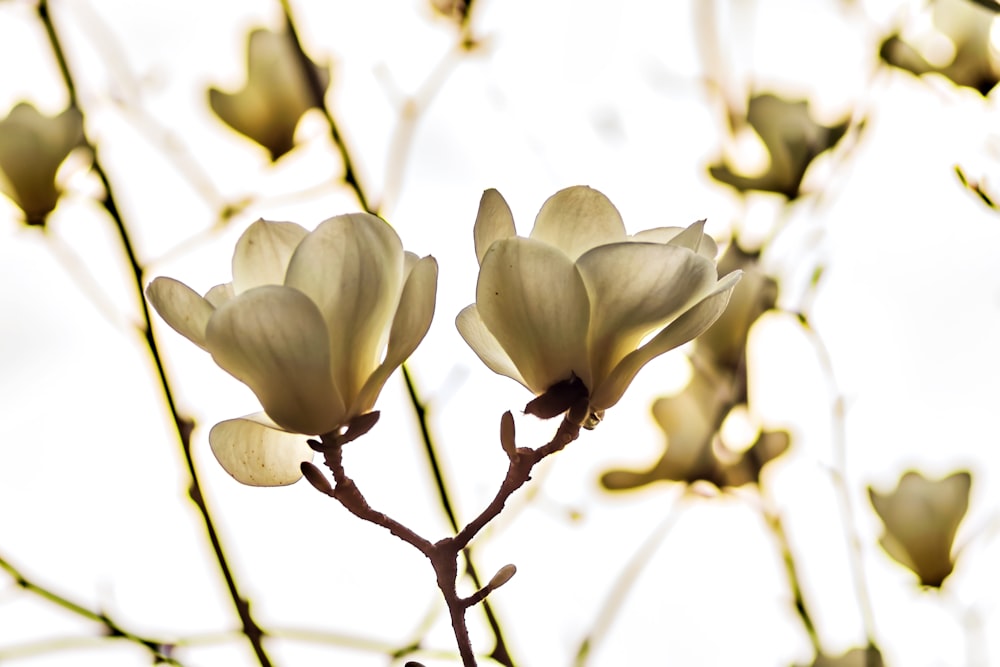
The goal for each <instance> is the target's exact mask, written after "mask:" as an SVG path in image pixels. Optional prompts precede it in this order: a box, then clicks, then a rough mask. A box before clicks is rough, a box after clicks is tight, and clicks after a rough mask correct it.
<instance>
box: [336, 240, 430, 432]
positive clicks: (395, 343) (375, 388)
mask: <svg viewBox="0 0 1000 667" xmlns="http://www.w3.org/2000/svg"><path fill="white" fill-rule="evenodd" d="M437 277H438V265H437V260H436V259H434V258H433V257H430V256H428V257H424V258H423V259H421V260H420V261H419V262H417V264H416V266H414V267H413V269H412V270H411V271H410V275H409V277H408V278H407V280H406V284H405V285H404V286H403V293H402V295H401V296H400V297H399V307H398V308H397V309H396V316H395V317H394V318H393V320H392V329H390V331H389V347H388V349H387V350H386V353H385V359H383V360H382V363H381V364H379V366H378V368H376V369H375V371H374V372H373V373H372V374H371V375H370V376H369V377H368V380H367V381H366V382H365V385H364V387H363V388H362V389H361V394H360V395H359V396H358V399H357V401H356V402H355V405H354V406H353V407H352V408H351V410H350V413H351V414H352V415H353V414H363V413H365V412H368V411H369V410H371V409H372V407H374V405H375V401H376V399H378V395H379V393H380V392H381V391H382V386H383V385H384V384H385V381H386V380H387V379H389V376H390V375H392V372H393V371H394V370H396V368H397V367H398V366H399V365H400V364H401V363H403V362H404V361H406V360H407V359H408V358H409V356H410V355H411V354H413V351H414V350H416V349H417V346H418V345H420V341H422V340H423V339H424V336H425V335H427V330H428V329H429V328H430V326H431V320H432V319H434V300H435V297H436V295H437Z"/></svg>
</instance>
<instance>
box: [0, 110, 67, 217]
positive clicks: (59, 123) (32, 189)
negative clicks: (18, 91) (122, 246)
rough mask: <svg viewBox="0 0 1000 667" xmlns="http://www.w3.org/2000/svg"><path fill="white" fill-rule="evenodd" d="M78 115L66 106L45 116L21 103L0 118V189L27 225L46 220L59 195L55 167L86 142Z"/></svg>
mask: <svg viewBox="0 0 1000 667" xmlns="http://www.w3.org/2000/svg"><path fill="white" fill-rule="evenodd" d="M85 145H86V143H85V140H84V136H83V116H82V115H81V114H80V112H79V111H78V110H77V109H76V108H75V107H72V106H70V107H67V108H66V109H65V110H64V111H63V112H62V113H60V114H59V115H57V116H46V115H45V114H43V113H41V112H39V111H38V110H37V109H36V108H35V107H34V106H32V105H31V104H29V103H28V102H21V103H19V104H18V105H17V106H15V107H14V108H13V109H11V111H10V113H9V114H7V117H6V118H4V119H3V120H0V192H2V193H3V194H5V195H7V197H9V198H10V200H11V201H12V202H14V204H16V205H17V207H18V208H20V209H21V210H22V211H23V212H24V216H25V221H26V222H27V223H28V224H29V225H39V226H42V225H44V224H45V220H46V218H48V216H49V214H50V213H51V212H52V211H53V210H54V209H55V207H56V203H57V202H58V201H59V196H60V195H61V194H62V192H61V190H60V188H59V185H58V184H57V183H56V172H57V171H58V170H59V166H60V165H61V164H62V163H63V162H64V161H65V160H66V158H67V156H69V154H70V152H71V151H72V150H73V149H74V148H78V147H81V146H85Z"/></svg>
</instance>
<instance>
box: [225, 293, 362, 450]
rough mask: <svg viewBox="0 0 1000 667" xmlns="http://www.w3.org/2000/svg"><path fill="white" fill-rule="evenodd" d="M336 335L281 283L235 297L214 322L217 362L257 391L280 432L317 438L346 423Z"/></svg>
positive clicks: (304, 300)
mask: <svg viewBox="0 0 1000 667" xmlns="http://www.w3.org/2000/svg"><path fill="white" fill-rule="evenodd" d="M329 340H330V335H329V333H328V332H327V328H326V323H325V322H324V321H323V316H322V315H321V314H320V312H319V310H318V309H317V308H316V304H314V303H313V302H312V301H311V300H310V299H309V297H307V296H306V295H305V294H303V293H302V292H300V291H298V290H296V289H292V288H289V287H282V286H280V285H265V286H262V287H255V288H253V289H252V290H250V291H248V292H244V293H243V294H240V295H237V296H236V298H234V299H233V300H232V301H230V302H228V303H226V304H225V305H223V306H222V307H221V308H219V309H218V310H216V311H215V314H214V315H213V316H212V318H211V319H210V320H209V321H208V328H207V332H206V346H207V348H208V351H209V352H211V353H212V357H213V358H214V359H215V361H216V363H217V364H219V365H220V366H222V368H224V369H225V370H227V371H228V372H229V373H231V374H232V375H233V376H235V377H236V378H237V379H239V380H240V381H242V382H244V383H245V384H246V385H248V386H249V387H250V389H252V390H253V392H254V393H255V394H256V395H257V398H259V399H260V402H261V405H263V407H264V411H265V412H267V414H268V416H270V417H271V419H273V420H274V421H275V422H276V423H277V424H278V425H279V426H281V427H282V428H284V429H287V430H290V431H294V432H296V433H309V434H313V435H318V434H322V433H327V432H329V431H332V430H333V429H335V428H336V427H338V426H340V425H342V424H343V421H344V419H345V417H346V415H345V412H344V402H343V400H342V399H341V398H340V396H339V395H338V394H337V389H336V388H335V387H334V386H333V383H332V380H331V377H332V376H331V374H330V343H329Z"/></svg>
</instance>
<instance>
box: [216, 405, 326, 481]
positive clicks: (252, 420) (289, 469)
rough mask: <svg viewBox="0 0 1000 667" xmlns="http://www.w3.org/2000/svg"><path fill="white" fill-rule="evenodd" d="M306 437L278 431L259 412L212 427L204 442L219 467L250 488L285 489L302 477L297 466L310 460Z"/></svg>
mask: <svg viewBox="0 0 1000 667" xmlns="http://www.w3.org/2000/svg"><path fill="white" fill-rule="evenodd" d="M306 440H307V438H306V437H305V436H304V435H301V434H298V433H288V432H287V431H283V430H281V429H280V428H279V427H278V426H276V425H275V424H274V423H273V422H271V420H269V419H268V418H267V416H266V415H264V414H263V413H261V414H256V415H247V416H246V417H241V418H239V419H229V420H226V421H224V422H219V423H218V424H216V425H215V426H213V427H212V430H211V431H210V432H209V434H208V442H209V444H210V445H211V447H212V453H213V454H215V458H216V460H218V462H219V464H220V465H221V466H222V467H223V469H225V471H226V472H228V473H229V474H230V475H232V476H233V477H234V478H235V479H236V481H238V482H241V483H243V484H248V485H250V486H285V485H287V484H294V483H295V482H297V481H298V480H299V478H300V477H302V473H301V472H300V470H299V466H300V465H301V463H302V462H303V461H310V460H312V458H313V451H312V449H310V448H309V445H308V444H307V443H306Z"/></svg>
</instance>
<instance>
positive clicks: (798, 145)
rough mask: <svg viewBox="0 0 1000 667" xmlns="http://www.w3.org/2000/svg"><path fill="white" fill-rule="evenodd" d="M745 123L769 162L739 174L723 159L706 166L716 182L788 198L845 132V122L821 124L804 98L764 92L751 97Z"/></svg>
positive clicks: (792, 197) (796, 192)
mask: <svg viewBox="0 0 1000 667" xmlns="http://www.w3.org/2000/svg"><path fill="white" fill-rule="evenodd" d="M746 122H747V123H749V124H750V127H752V128H753V129H754V131H755V132H756V133H757V135H758V136H759V137H760V139H761V141H762V142H764V147H765V148H767V153H768V155H769V156H770V160H771V162H770V165H769V166H768V169H767V171H765V172H764V173H763V174H741V173H736V172H734V171H733V169H732V167H731V166H730V165H729V164H728V162H726V161H725V160H723V161H722V162H720V163H719V164H715V165H712V166H711V167H709V168H708V171H709V173H710V174H711V175H712V178H714V179H715V180H717V181H720V182H722V183H725V184H727V185H731V186H732V187H734V188H736V189H737V190H739V191H740V192H746V191H747V190H761V191H764V192H776V193H778V194H782V195H784V196H785V197H787V198H788V199H795V198H796V197H798V196H799V194H800V189H801V187H802V179H803V178H804V177H805V174H806V169H808V168H809V165H810V164H812V161H813V160H815V159H816V157H817V156H818V155H819V154H820V153H822V152H823V151H825V150H827V149H829V148H832V147H833V146H834V145H835V144H836V143H837V142H838V141H840V138H841V137H843V136H844V133H845V132H846V131H847V123H846V122H844V123H840V124H838V125H835V126H833V127H826V126H825V125H820V124H819V123H817V122H816V121H815V120H813V118H812V116H811V115H810V113H809V104H808V103H807V102H805V101H804V100H799V101H789V100H785V99H783V98H780V97H778V96H777V95H772V94H771V93H764V94H762V95H757V96H755V97H752V98H751V99H750V102H749V105H748V109H747V117H746Z"/></svg>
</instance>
